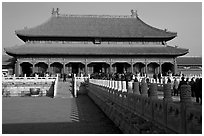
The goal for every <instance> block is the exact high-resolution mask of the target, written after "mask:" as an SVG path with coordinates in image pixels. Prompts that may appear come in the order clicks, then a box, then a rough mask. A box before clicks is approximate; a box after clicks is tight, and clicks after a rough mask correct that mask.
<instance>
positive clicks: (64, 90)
mask: <svg viewBox="0 0 204 136" xmlns="http://www.w3.org/2000/svg"><path fill="white" fill-rule="evenodd" d="M71 91H72V83H71V80H68V81H67V82H62V81H59V82H58V85H57V94H56V98H73V95H72V93H71Z"/></svg>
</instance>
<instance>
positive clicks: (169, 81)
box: [167, 77, 173, 95]
mask: <svg viewBox="0 0 204 136" xmlns="http://www.w3.org/2000/svg"><path fill="white" fill-rule="evenodd" d="M167 83H169V84H171V95H173V82H171V79H170V78H169V77H168V79H167Z"/></svg>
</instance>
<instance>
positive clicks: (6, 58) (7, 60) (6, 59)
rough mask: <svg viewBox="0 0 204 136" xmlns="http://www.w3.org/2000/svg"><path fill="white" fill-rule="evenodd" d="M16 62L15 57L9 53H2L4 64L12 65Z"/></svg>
mask: <svg viewBox="0 0 204 136" xmlns="http://www.w3.org/2000/svg"><path fill="white" fill-rule="evenodd" d="M13 63H14V58H13V57H12V56H9V55H2V66H11V65H13Z"/></svg>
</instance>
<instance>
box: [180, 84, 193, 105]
mask: <svg viewBox="0 0 204 136" xmlns="http://www.w3.org/2000/svg"><path fill="white" fill-rule="evenodd" d="M180 102H183V103H191V102H192V101H191V86H190V85H181V92H180Z"/></svg>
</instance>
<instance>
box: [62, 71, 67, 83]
mask: <svg viewBox="0 0 204 136" xmlns="http://www.w3.org/2000/svg"><path fill="white" fill-rule="evenodd" d="M66 77H67V75H66V74H65V73H64V74H63V82H66Z"/></svg>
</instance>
